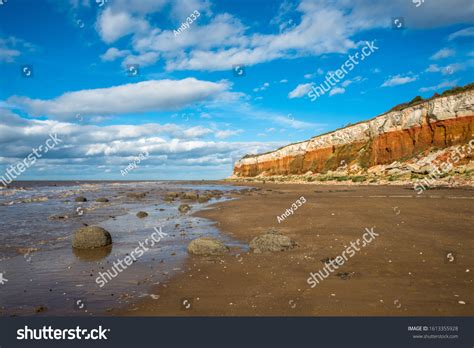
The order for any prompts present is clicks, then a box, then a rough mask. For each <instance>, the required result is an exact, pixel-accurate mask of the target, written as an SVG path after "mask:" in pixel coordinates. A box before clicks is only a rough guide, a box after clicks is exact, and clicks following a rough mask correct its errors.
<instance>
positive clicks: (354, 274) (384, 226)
mask: <svg viewBox="0 0 474 348" xmlns="http://www.w3.org/2000/svg"><path fill="white" fill-rule="evenodd" d="M240 185H247V186H249V187H255V188H256V189H257V190H254V191H249V192H245V193H243V194H234V196H235V198H237V199H235V200H231V201H226V202H222V203H217V204H214V205H212V206H211V208H212V209H209V210H205V211H200V212H198V213H196V216H198V217H203V218H207V219H211V220H213V221H214V222H215V226H216V227H217V228H218V229H219V230H220V231H221V233H223V234H224V235H226V236H229V237H231V238H232V239H235V240H238V241H240V242H242V243H243V244H244V245H248V243H249V242H250V241H251V240H252V239H253V238H254V237H256V236H259V235H261V234H264V233H267V232H268V231H270V232H271V233H277V234H282V235H285V236H288V237H290V238H291V239H292V240H294V241H295V242H296V243H297V246H296V247H294V248H291V249H289V250H285V251H280V252H262V253H254V252H252V251H251V250H242V248H232V249H231V251H230V252H229V253H228V254H226V255H225V256H191V255H190V256H189V257H188V259H187V261H186V263H185V265H184V273H181V274H178V275H176V276H174V277H171V278H170V279H169V280H167V281H165V282H163V283H161V284H159V285H156V286H155V287H154V289H153V291H152V292H153V293H154V294H155V298H154V299H151V298H149V297H147V298H145V299H142V300H138V301H135V302H133V303H132V304H131V305H129V306H128V307H126V308H125V309H120V310H114V311H112V312H111V313H112V314H113V315H119V316H471V315H473V314H474V308H473V300H474V299H473V293H472V291H471V290H472V283H473V265H474V256H473V254H472V250H473V247H474V239H473V233H474V231H473V228H472V222H473V220H472V211H473V208H474V189H473V188H472V187H465V188H436V189H431V190H428V191H426V192H423V194H420V195H417V194H416V193H415V192H414V191H413V189H412V188H411V187H402V186H367V185H363V186H355V185H354V186H343V185H337V186H329V185H314V184H299V185H294V184H269V183H266V184H262V183H251V184H250V183H247V184H246V183H241V184H240ZM302 196H303V197H304V199H305V203H303V204H302V205H301V206H298V208H297V210H295V211H294V212H293V214H288V215H289V216H288V217H286V218H285V219H284V220H283V221H280V222H279V221H278V218H277V216H281V215H282V214H283V213H284V212H285V211H286V210H287V209H289V208H290V207H291V206H292V204H293V203H294V202H295V201H296V200H298V199H300V198H301V197H302ZM366 228H369V229H371V228H373V231H375V232H376V233H377V234H378V237H377V238H376V239H375V240H373V241H372V242H371V243H370V244H368V245H367V246H366V247H364V248H361V249H360V251H358V252H357V253H355V255H354V256H353V257H351V258H349V260H347V261H346V262H345V264H344V265H343V266H341V267H339V269H338V270H335V271H334V272H333V273H331V274H330V275H329V277H327V278H326V279H324V280H323V281H321V282H320V283H319V284H318V285H317V286H316V287H314V288H311V287H310V286H309V284H308V283H307V279H308V277H309V274H310V273H311V272H318V271H320V270H322V269H323V267H324V266H325V262H327V260H328V259H332V258H335V257H337V256H338V255H341V253H342V251H343V250H345V249H346V246H347V245H349V243H350V242H351V241H355V240H356V239H358V238H362V235H363V234H364V233H365V232H366ZM325 260H326V261H325Z"/></svg>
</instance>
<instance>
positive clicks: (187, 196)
mask: <svg viewBox="0 0 474 348" xmlns="http://www.w3.org/2000/svg"><path fill="white" fill-rule="evenodd" d="M181 198H183V199H189V200H192V201H195V200H197V199H198V198H199V195H198V194H197V193H196V192H185V193H183V194H182V196H181Z"/></svg>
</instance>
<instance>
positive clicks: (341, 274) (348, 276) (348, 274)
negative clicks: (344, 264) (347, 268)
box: [335, 272, 355, 280]
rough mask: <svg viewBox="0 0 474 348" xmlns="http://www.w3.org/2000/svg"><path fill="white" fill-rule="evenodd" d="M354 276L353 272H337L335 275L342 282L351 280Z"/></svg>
mask: <svg viewBox="0 0 474 348" xmlns="http://www.w3.org/2000/svg"><path fill="white" fill-rule="evenodd" d="M354 275H355V272H339V273H336V274H335V276H336V277H339V278H341V279H342V280H348V279H351V278H353V277H354Z"/></svg>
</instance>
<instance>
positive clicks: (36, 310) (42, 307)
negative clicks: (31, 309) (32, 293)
mask: <svg viewBox="0 0 474 348" xmlns="http://www.w3.org/2000/svg"><path fill="white" fill-rule="evenodd" d="M46 309H47V308H46V307H45V306H39V307H36V309H35V312H36V313H41V312H45V311H46Z"/></svg>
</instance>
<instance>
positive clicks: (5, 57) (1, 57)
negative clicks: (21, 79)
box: [0, 36, 36, 63]
mask: <svg viewBox="0 0 474 348" xmlns="http://www.w3.org/2000/svg"><path fill="white" fill-rule="evenodd" d="M35 49H36V47H35V46H34V45H32V44H31V43H29V42H27V41H25V40H22V39H19V38H17V37H15V36H9V37H6V38H1V37H0V63H1V62H4V63H13V62H14V61H15V59H16V58H17V57H19V56H20V55H21V54H22V52H25V51H26V52H32V51H34V50H35Z"/></svg>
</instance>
